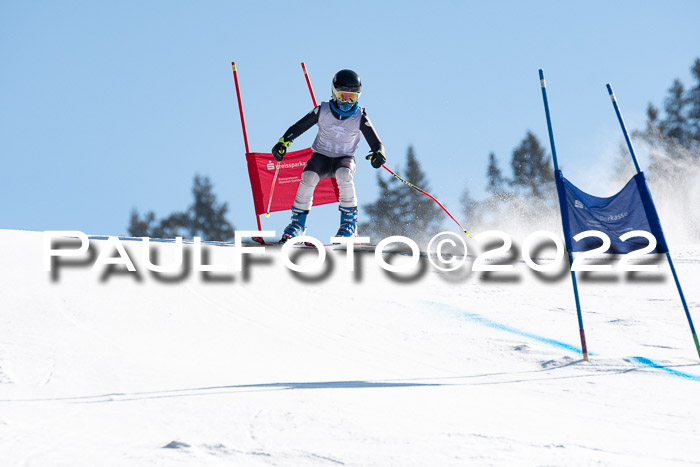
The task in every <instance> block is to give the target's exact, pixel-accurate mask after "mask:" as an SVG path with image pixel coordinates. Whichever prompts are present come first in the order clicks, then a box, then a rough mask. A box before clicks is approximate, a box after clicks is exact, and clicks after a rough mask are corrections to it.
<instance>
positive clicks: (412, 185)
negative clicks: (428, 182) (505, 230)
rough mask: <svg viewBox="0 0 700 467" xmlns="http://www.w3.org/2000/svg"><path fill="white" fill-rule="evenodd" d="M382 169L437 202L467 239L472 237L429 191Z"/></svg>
mask: <svg viewBox="0 0 700 467" xmlns="http://www.w3.org/2000/svg"><path fill="white" fill-rule="evenodd" d="M382 167H384V169H385V170H386V171H387V172H389V173H390V174H391V175H393V176H394V178H395V179H396V180H398V181H400V182H401V183H403V184H405V185H407V186H409V187H411V188H413V189H414V190H416V191H417V192H418V193H422V194H424V195H425V196H427V197H428V198H430V199H432V200H433V201H435V202H436V203H437V205H438V206H440V207H441V208H442V210H443V211H445V213H446V214H447V215H448V216H450V219H452V220H453V221H455V223H456V224H457V225H458V226H459V228H460V229H462V232H464V235H466V236H467V237H469V235H471V233H470V232H469V231H467V230H466V229H465V228H464V227H462V224H460V223H459V221H457V219H455V218H454V217H453V216H452V214H450V211H448V210H447V209H446V208H445V206H443V205H442V203H441V202H440V201H438V200H437V199H435V198H434V197H433V196H432V195H431V194H430V193H428V192H427V191H425V190H423V189H421V188H418V187H417V186H415V185H414V184H413V183H411V182H408V181H406V180H404V179H403V178H401V177H399V176H398V175H397V174H396V172H394V171H393V170H391V169H390V168H389V167H387V166H386V165H382Z"/></svg>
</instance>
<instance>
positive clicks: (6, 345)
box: [0, 230, 700, 467]
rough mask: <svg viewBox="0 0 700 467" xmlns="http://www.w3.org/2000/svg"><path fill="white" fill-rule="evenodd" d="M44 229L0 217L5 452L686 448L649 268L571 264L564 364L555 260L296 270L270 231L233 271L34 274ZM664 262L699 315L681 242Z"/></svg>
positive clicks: (580, 456) (671, 312)
mask: <svg viewBox="0 0 700 467" xmlns="http://www.w3.org/2000/svg"><path fill="white" fill-rule="evenodd" d="M104 244H105V242H104V241H93V242H91V251H95V250H96V249H99V248H100V247H102V246H104ZM125 244H126V243H125ZM41 245H42V234H41V233H37V232H19V231H8V230H3V231H0V246H1V247H2V249H1V250H0V259H1V261H2V265H3V268H2V272H1V273H0V284H2V285H1V287H2V293H1V296H2V298H1V306H2V309H1V311H0V465H2V466H71V467H76V466H94V465H101V466H124V465H129V466H132V465H134V466H146V465H148V466H152V465H158V466H161V465H163V466H165V465H167V466H170V465H173V466H177V465H183V466H184V465H197V466H209V465H213V466H216V465H222V466H223V465H245V466H267V465H290V466H307V465H308V466H311V465H314V466H316V465H318V466H325V465H329V466H330V465H355V466H386V465H400V466H413V465H415V466H425V465H473V464H478V465H521V464H522V465H590V464H594V463H597V464H601V465H696V464H698V463H700V443H698V439H700V428H699V426H700V405H699V404H698V403H697V401H698V395H699V394H700V365H698V357H697V354H696V353H695V349H694V346H693V342H692V339H691V336H690V332H689V330H688V325H687V322H686V319H685V317H684V314H683V310H682V307H681V304H680V300H679V299H678V296H677V294H676V291H675V287H674V286H673V283H672V280H671V279H670V276H669V273H668V269H667V266H666V265H665V264H664V263H661V272H660V273H659V274H648V273H645V274H638V275H636V276H635V277H634V278H630V277H627V276H615V275H606V276H603V275H600V274H597V275H590V276H589V277H588V278H581V285H580V287H581V294H582V306H583V309H584V323H585V327H586V334H587V337H588V345H589V351H590V352H591V353H592V355H591V361H590V362H583V361H581V359H580V353H579V352H578V346H579V338H578V325H577V321H576V314H575V308H574V302H573V296H572V289H571V283H570V279H569V276H568V274H567V273H566V272H565V271H563V273H560V274H558V275H557V276H556V277H550V276H547V277H539V276H537V275H535V274H534V273H533V272H532V271H531V270H529V269H527V268H526V267H525V265H524V264H523V263H522V262H518V263H516V273H514V274H502V273H494V274H490V275H485V274H483V273H473V272H471V273H470V272H469V271H468V269H461V270H459V271H457V272H456V273H451V274H450V273H442V272H438V271H436V270H435V269H434V268H433V267H431V266H429V265H428V266H427V267H425V268H423V269H421V270H422V271H423V272H422V273H419V274H415V275H413V276H412V277H403V276H402V277H401V278H396V277H394V276H392V275H390V274H388V273H386V272H384V271H383V270H381V269H380V268H379V267H378V266H377V265H376V264H375V262H374V258H373V256H372V255H370V254H360V255H358V260H357V266H358V272H357V273H352V272H348V271H346V270H345V263H344V261H345V259H344V257H345V252H342V251H334V250H330V249H329V251H328V254H329V258H330V260H329V261H328V262H327V264H329V265H331V264H332V266H329V269H328V271H326V272H327V274H325V275H320V276H317V277H312V278H308V277H305V276H300V275H298V274H294V273H292V272H291V271H289V270H288V269H287V268H286V267H284V266H283V265H282V262H281V259H280V250H279V249H278V248H271V249H269V250H268V251H267V254H266V255H265V256H264V257H261V258H258V259H255V260H252V261H251V263H250V264H249V267H248V268H247V271H248V272H247V273H246V274H243V273H230V274H211V275H206V274H203V273H198V272H193V271H188V270H185V271H184V272H183V273H182V275H181V276H180V277H171V276H168V277H165V275H158V274H152V273H150V272H148V271H145V270H143V268H142V267H137V269H138V271H139V272H138V273H126V272H123V271H121V270H114V271H113V273H111V274H110V273H107V272H105V271H106V270H100V271H92V270H91V269H90V264H91V263H88V264H78V265H72V266H70V267H67V266H62V267H59V269H58V273H55V271H54V274H52V273H49V272H44V271H43V270H42V246H41ZM137 246H138V245H137V244H135V243H133V242H132V244H131V245H127V251H129V252H130V253H133V251H134V249H135V248H136V247H137ZM174 247H175V246H174V245H172V244H158V245H156V247H155V248H157V249H158V251H159V252H160V254H161V257H162V258H163V260H167V259H168V258H169V257H171V255H172V254H173V251H174ZM672 247H673V245H672ZM206 251H207V252H208V254H209V261H211V262H212V263H215V264H218V263H220V262H222V261H225V259H226V258H227V255H229V253H230V251H231V248H228V247H225V246H208V247H207V250H206ZM298 254H299V255H301V256H302V258H301V259H300V260H303V259H304V258H303V257H306V256H308V255H311V254H313V252H312V251H307V250H299V253H298ZM393 258H394V260H395V261H399V262H400V261H405V258H404V257H402V256H400V255H393ZM674 259H676V263H677V264H676V268H677V270H678V272H679V275H680V278H681V281H682V283H683V285H684V287H685V292H686V296H687V299H688V301H689V304H690V306H691V310H692V311H693V314H694V318H695V320H696V324H700V315H699V314H698V312H697V310H698V308H699V307H700V287H698V284H699V282H700V247H698V246H687V247H684V248H679V249H677V250H676V251H675V252H674ZM135 263H136V264H137V266H139V262H138V261H136V260H135Z"/></svg>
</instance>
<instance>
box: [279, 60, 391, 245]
mask: <svg viewBox="0 0 700 467" xmlns="http://www.w3.org/2000/svg"><path fill="white" fill-rule="evenodd" d="M361 92H362V83H361V81H360V77H359V76H358V75H357V73H355V72H354V71H352V70H340V71H339V72H338V73H336V74H335V76H334V77H333V84H332V86H331V94H332V96H331V99H330V100H329V101H324V102H321V105H319V106H318V107H316V108H314V109H313V110H312V111H311V112H309V113H308V114H306V115H305V116H304V117H302V118H301V120H299V121H298V122H296V123H295V124H294V125H292V126H291V127H289V129H288V130H287V131H286V133H285V134H284V136H283V137H282V138H280V140H279V141H278V142H277V144H275V146H274V147H273V148H272V156H273V157H274V158H275V160H276V161H278V162H279V161H281V160H282V159H283V158H284V155H285V154H286V152H287V147H288V146H289V144H290V143H291V142H292V141H294V140H295V139H296V138H297V137H298V136H299V135H301V134H302V133H304V132H305V131H306V130H308V129H309V128H311V127H312V126H313V125H315V124H318V134H317V135H316V139H315V140H314V142H313V144H312V145H311V149H312V150H313V154H312V155H311V158H310V159H309V160H308V161H307V162H306V165H305V166H304V171H303V172H302V175H301V183H299V189H298V190H297V195H296V198H295V199H294V204H293V205H292V221H291V223H290V224H289V225H288V226H287V228H286V229H284V234H283V235H282V239H281V240H280V242H282V243H284V242H286V241H287V240H289V239H290V238H292V237H297V236H300V235H303V234H304V231H305V230H306V216H307V215H308V214H309V210H310V209H311V205H312V204H313V195H314V190H315V188H316V185H317V184H318V182H319V181H321V179H323V178H326V177H334V178H335V179H336V181H337V182H338V191H339V199H340V207H339V209H340V228H339V229H338V233H337V234H336V237H352V236H356V235H357V197H356V195H355V183H354V182H353V177H354V175H355V153H356V152H357V147H358V146H359V144H360V135H363V136H364V137H365V140H366V141H367V144H369V147H370V153H369V154H368V155H367V156H366V157H365V159H368V160H369V161H370V163H371V164H372V167H374V168H375V169H378V168H379V167H381V166H382V165H383V164H384V163H385V162H386V157H385V156H384V145H383V144H382V142H381V140H380V139H379V136H377V132H376V131H375V130H374V127H373V126H372V123H371V122H370V121H369V118H367V115H366V114H365V109H364V107H360V106H359V104H358V100H359V98H360V93H361Z"/></svg>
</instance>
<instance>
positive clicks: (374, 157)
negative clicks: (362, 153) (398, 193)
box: [365, 150, 386, 169]
mask: <svg viewBox="0 0 700 467" xmlns="http://www.w3.org/2000/svg"><path fill="white" fill-rule="evenodd" d="M365 159H367V160H369V161H370V163H371V164H372V167H374V168H375V169H378V168H379V167H381V166H383V165H384V163H385V162H386V156H385V155H384V151H381V150H379V151H373V152H370V153H369V154H367V157H365Z"/></svg>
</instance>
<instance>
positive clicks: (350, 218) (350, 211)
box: [335, 206, 357, 237]
mask: <svg viewBox="0 0 700 467" xmlns="http://www.w3.org/2000/svg"><path fill="white" fill-rule="evenodd" d="M338 209H339V210H340V228H339V229H338V233H337V234H335V236H336V237H357V207H354V208H344V207H342V206H341V207H339V208H338Z"/></svg>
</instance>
